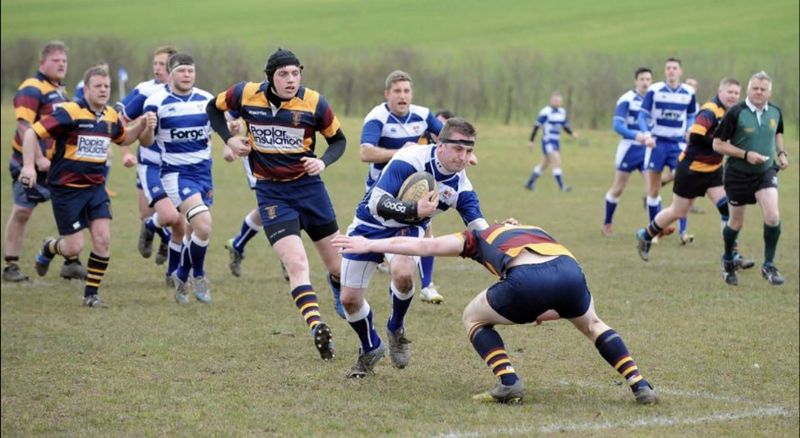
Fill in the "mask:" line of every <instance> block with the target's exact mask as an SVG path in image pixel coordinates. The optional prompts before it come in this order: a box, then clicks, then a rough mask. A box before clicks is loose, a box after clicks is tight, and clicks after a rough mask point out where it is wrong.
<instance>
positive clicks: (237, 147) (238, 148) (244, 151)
mask: <svg viewBox="0 0 800 438" xmlns="http://www.w3.org/2000/svg"><path fill="white" fill-rule="evenodd" d="M225 145H226V146H228V147H229V148H231V151H233V153H234V154H236V156H237V157H246V156H247V155H248V154H250V142H249V141H247V140H245V139H243V138H242V137H238V136H233V137H231V138H229V139H228V142H227V143H225Z"/></svg>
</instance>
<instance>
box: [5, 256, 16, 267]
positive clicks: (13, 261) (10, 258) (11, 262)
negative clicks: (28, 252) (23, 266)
mask: <svg viewBox="0 0 800 438" xmlns="http://www.w3.org/2000/svg"><path fill="white" fill-rule="evenodd" d="M5 261H6V266H5V267H6V268H7V267H9V266H11V265H16V264H18V263H19V256H5Z"/></svg>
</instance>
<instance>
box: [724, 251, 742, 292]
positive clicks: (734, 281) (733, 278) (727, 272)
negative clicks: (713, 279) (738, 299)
mask: <svg viewBox="0 0 800 438" xmlns="http://www.w3.org/2000/svg"><path fill="white" fill-rule="evenodd" d="M721 260H722V279H723V280H725V283H728V284H729V285H731V286H737V285H738V284H739V277H738V276H737V275H736V263H735V262H734V261H733V260H725V256H724V255H723V256H722V259H721Z"/></svg>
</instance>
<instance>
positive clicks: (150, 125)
mask: <svg viewBox="0 0 800 438" xmlns="http://www.w3.org/2000/svg"><path fill="white" fill-rule="evenodd" d="M142 118H143V119H144V127H145V129H151V130H152V129H154V128H155V127H156V123H158V117H156V113H154V112H152V111H148V112H146V113H144V115H142Z"/></svg>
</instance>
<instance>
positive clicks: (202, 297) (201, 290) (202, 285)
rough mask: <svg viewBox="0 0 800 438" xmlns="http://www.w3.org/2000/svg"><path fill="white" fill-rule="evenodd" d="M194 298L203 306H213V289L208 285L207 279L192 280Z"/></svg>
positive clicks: (196, 278) (197, 278) (195, 278)
mask: <svg viewBox="0 0 800 438" xmlns="http://www.w3.org/2000/svg"><path fill="white" fill-rule="evenodd" d="M192 287H193V288H194V297H195V298H196V299H197V301H200V302H201V303H203V304H211V287H210V286H209V285H208V280H206V277H194V279H192Z"/></svg>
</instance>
